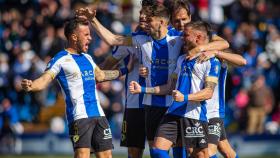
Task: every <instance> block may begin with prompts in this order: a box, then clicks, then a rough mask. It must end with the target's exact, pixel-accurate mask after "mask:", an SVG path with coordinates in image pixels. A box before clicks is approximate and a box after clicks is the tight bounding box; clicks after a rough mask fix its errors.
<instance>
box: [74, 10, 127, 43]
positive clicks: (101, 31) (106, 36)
mask: <svg viewBox="0 0 280 158" xmlns="http://www.w3.org/2000/svg"><path fill="white" fill-rule="evenodd" d="M95 15H96V10H94V11H92V10H90V9H89V8H80V9H78V10H76V16H78V17H79V18H81V19H84V20H85V19H87V20H88V21H90V23H91V24H92V26H93V28H94V30H95V31H96V33H97V34H98V36H99V37H100V38H101V39H102V40H103V41H105V42H106V43H107V44H109V45H111V46H113V45H126V46H131V45H132V38H131V37H129V36H123V35H116V34H113V33H112V32H111V31H109V30H108V29H107V28H105V27H104V26H103V25H102V24H101V23H100V22H99V21H98V20H97V18H96V17H95Z"/></svg>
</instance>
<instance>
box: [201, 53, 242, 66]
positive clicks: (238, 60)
mask: <svg viewBox="0 0 280 158" xmlns="http://www.w3.org/2000/svg"><path fill="white" fill-rule="evenodd" d="M214 56H215V57H217V58H219V59H220V60H222V61H226V62H228V63H230V64H231V65H233V66H245V65H246V64H247V61H246V59H244V58H243V57H242V56H241V55H239V54H236V53H233V52H232V51H231V50H230V49H226V50H223V51H206V52H203V53H201V55H200V56H199V57H198V62H204V61H206V60H209V59H210V58H212V57H214Z"/></svg>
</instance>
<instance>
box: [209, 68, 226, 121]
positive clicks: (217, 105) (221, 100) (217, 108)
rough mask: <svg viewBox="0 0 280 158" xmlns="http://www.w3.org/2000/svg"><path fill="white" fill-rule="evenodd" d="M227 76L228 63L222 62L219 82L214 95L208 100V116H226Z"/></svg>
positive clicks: (210, 117)
mask: <svg viewBox="0 0 280 158" xmlns="http://www.w3.org/2000/svg"><path fill="white" fill-rule="evenodd" d="M226 76H227V64H226V63H222V66H221V72H220V76H219V82H218V84H217V86H216V87H215V90H214V93H213V97H212V98H211V99H208V100H207V101H206V103H207V106H206V108H207V118H208V120H209V119H212V118H224V117H225V86H226Z"/></svg>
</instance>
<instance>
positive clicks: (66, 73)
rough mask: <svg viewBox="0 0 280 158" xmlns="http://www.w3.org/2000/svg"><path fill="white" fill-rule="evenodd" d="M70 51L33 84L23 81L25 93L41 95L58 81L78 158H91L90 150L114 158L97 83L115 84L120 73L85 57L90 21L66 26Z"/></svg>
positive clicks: (75, 21) (101, 157) (102, 157)
mask: <svg viewBox="0 0 280 158" xmlns="http://www.w3.org/2000/svg"><path fill="white" fill-rule="evenodd" d="M64 34H65V36H66V38H67V41H68V47H67V48H66V49H65V50H62V51H60V52H58V53H57V54H56V55H55V57H54V58H52V59H51V60H50V62H49V63H48V65H47V68H46V70H45V73H44V74H43V75H41V76H40V77H39V78H38V79H36V80H34V81H32V80H28V79H23V80H22V83H21V85H22V88H23V89H24V90H25V91H28V92H29V91H40V90H42V89H44V88H46V87H47V86H48V84H49V83H50V82H51V81H52V80H54V79H57V81H58V83H59V84H60V87H61V89H62V92H63V95H64V99H65V102H66V116H67V121H68V126H69V135H70V138H71V141H72V143H73V148H74V152H75V158H89V157H90V151H91V149H93V150H94V152H95V155H96V157H98V158H111V157H112V153H111V149H112V148H113V145H112V134H111V130H110V127H109V124H108V121H107V119H106V117H105V115H104V112H103V110H102V108H101V106H100V101H99V99H98V96H97V90H96V82H102V81H107V80H113V79H116V78H118V77H119V76H120V72H119V71H118V70H114V71H103V70H100V69H99V68H98V66H97V65H96V64H95V63H94V61H93V59H92V58H91V56H90V55H88V54H86V53H85V52H87V50H88V45H89V43H90V41H91V39H92V38H91V35H90V29H89V25H88V21H82V20H81V19H72V20H70V21H68V22H67V23H66V24H65V30H64Z"/></svg>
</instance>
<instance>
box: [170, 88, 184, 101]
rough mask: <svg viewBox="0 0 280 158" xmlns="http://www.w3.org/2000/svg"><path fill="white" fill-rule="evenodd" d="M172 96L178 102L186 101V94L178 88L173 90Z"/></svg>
mask: <svg viewBox="0 0 280 158" xmlns="http://www.w3.org/2000/svg"><path fill="white" fill-rule="evenodd" d="M172 97H173V99H174V100H175V101H177V102H183V101H184V95H183V94H182V93H181V92H180V91H178V90H173V91H172Z"/></svg>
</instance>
